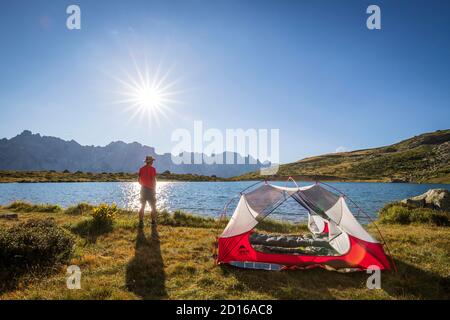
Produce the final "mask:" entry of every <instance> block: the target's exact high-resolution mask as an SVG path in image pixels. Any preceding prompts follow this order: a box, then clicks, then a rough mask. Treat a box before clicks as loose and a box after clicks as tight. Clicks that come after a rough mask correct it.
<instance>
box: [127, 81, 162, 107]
mask: <svg viewBox="0 0 450 320" xmlns="http://www.w3.org/2000/svg"><path fill="white" fill-rule="evenodd" d="M135 93H136V94H135V99H133V100H135V101H134V102H135V104H136V105H137V106H138V107H139V108H143V109H147V110H152V109H160V108H161V107H162V106H163V104H164V92H161V91H160V90H158V88H153V87H151V86H150V87H149V86H144V87H142V88H139V89H137V90H136V92H135Z"/></svg>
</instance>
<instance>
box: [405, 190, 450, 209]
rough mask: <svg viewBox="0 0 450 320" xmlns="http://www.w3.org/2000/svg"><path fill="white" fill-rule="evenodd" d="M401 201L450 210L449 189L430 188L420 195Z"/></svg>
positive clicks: (416, 205) (422, 206)
mask: <svg viewBox="0 0 450 320" xmlns="http://www.w3.org/2000/svg"><path fill="white" fill-rule="evenodd" d="M401 202H402V203H405V204H407V205H410V206H413V207H420V208H431V209H436V210H442V211H450V192H449V191H448V190H447V189H430V190H428V191H427V192H425V193H424V194H421V195H420V196H416V197H412V198H408V199H404V200H402V201H401Z"/></svg>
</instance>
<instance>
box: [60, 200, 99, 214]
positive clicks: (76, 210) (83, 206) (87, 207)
mask: <svg viewBox="0 0 450 320" xmlns="http://www.w3.org/2000/svg"><path fill="white" fill-rule="evenodd" d="M93 208H94V206H93V205H91V204H89V203H86V202H80V203H79V204H77V205H75V206H72V207H69V208H67V209H66V210H65V211H64V213H67V214H72V215H82V214H84V213H87V212H90V211H92V210H93Z"/></svg>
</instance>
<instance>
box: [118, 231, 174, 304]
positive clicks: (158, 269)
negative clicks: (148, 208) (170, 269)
mask: <svg viewBox="0 0 450 320" xmlns="http://www.w3.org/2000/svg"><path fill="white" fill-rule="evenodd" d="M165 280H166V275H165V272H164V262H163V259H162V256H161V248H160V242H159V235H158V230H157V229H156V225H152V234H151V238H150V239H147V237H146V236H145V233H144V229H143V227H142V226H139V227H138V232H137V237H136V247H135V256H134V258H133V259H131V261H130V262H129V263H128V266H127V270H126V286H127V288H128V290H130V291H132V292H134V293H135V294H136V295H138V296H140V297H141V298H143V299H164V298H167V292H166V287H165Z"/></svg>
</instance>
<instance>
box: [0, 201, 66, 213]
mask: <svg viewBox="0 0 450 320" xmlns="http://www.w3.org/2000/svg"><path fill="white" fill-rule="evenodd" d="M5 208H6V209H9V210H11V211H14V212H47V213H56V212H61V211H62V208H61V207H60V206H59V205H54V204H31V203H29V202H26V201H14V202H12V203H11V204H9V205H7V206H6V207H5Z"/></svg>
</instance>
